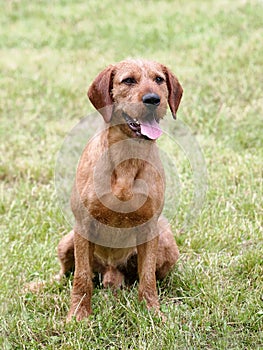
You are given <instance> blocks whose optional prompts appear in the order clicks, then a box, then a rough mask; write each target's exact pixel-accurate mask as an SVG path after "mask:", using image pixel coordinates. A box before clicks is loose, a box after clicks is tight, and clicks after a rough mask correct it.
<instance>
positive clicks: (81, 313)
mask: <svg viewBox="0 0 263 350" xmlns="http://www.w3.org/2000/svg"><path fill="white" fill-rule="evenodd" d="M90 315H91V309H90V308H88V307H87V306H86V305H76V306H75V305H73V306H71V307H70V310H69V312H68V315H67V319H66V322H67V323H68V322H70V321H71V320H73V319H76V321H81V320H84V319H87V318H88V317H89V316H90Z"/></svg>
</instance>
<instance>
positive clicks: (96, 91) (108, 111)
mask: <svg viewBox="0 0 263 350" xmlns="http://www.w3.org/2000/svg"><path fill="white" fill-rule="evenodd" d="M113 75H114V66H113V65H110V66H108V67H107V68H105V69H104V70H103V71H102V72H101V73H100V74H99V75H98V76H97V77H96V78H95V80H94V81H93V83H92V84H91V86H90V88H89V90H88V97H89V99H90V101H91V103H92V104H93V106H94V107H95V108H96V109H97V110H98V111H99V112H100V114H101V115H102V116H103V118H104V120H105V122H106V123H109V122H110V120H111V116H112V111H113V100H112V96H111V90H112V83H113Z"/></svg>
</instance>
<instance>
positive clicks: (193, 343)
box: [0, 0, 263, 350]
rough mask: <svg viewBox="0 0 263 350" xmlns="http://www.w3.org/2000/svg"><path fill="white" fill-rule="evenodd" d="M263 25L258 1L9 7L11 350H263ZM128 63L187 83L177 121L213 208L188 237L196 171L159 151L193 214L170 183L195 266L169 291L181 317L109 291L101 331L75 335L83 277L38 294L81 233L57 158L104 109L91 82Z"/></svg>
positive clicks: (5, 292)
mask: <svg viewBox="0 0 263 350" xmlns="http://www.w3.org/2000/svg"><path fill="white" fill-rule="evenodd" d="M262 13H263V3H262V1H260V0H255V1H241V0H238V1H234V2H229V1H224V0H221V1H212V0H206V1H202V2H201V3H200V2H197V1H194V0H189V1H187V2H184V1H177V2H176V3H175V2H171V1H168V0H167V1H134V2H125V1H119V2H118V3H115V2H112V1H110V0H106V1H103V2H96V1H89V2H87V1H74V2H73V1H68V0H55V1H52V2H51V1H50V2H46V1H36V2H32V1H28V0H24V1H19V0H17V1H5V2H3V4H2V7H1V14H0V20H1V26H0V67H1V80H0V113H1V117H0V118H1V126H0V128H1V129H0V132H1V146H0V147H1V165H0V178H1V198H0V199H1V202H0V213H1V216H2V218H1V278H0V290H1V293H0V294H1V299H2V300H1V308H2V309H1V333H0V337H1V338H0V344H1V348H3V349H187V350H189V349H194V350H196V349H238V350H241V349H253V350H254V349H262V347H263V344H262V329H263V309H262V302H263V300H262V298H263V294H262V290H263V289H262V273H263V262H262V256H263V251H262V250H263V249H262V243H263V242H262V241H263V239H262V155H263V147H262V135H263V130H262V115H263V113H262V112H263V110H262V109H263V107H262V106H263V103H262V102H263V101H262V75H263V72H262V56H263V52H262V37H263V27H262ZM126 57H143V58H147V59H154V60H157V61H160V62H162V63H164V64H166V65H167V66H169V67H170V68H171V70H172V71H173V72H175V74H176V75H177V76H178V78H179V80H180V82H181V84H182V86H183V88H184V97H183V100H182V103H181V106H180V109H179V112H178V120H180V121H182V122H183V123H184V125H187V126H188V127H189V128H190V130H191V132H192V133H193V135H194V136H195V138H196V141H197V142H198V144H199V146H200V148H201V150H202V153H203V156H204V159H205V162H206V168H207V180H208V190H207V193H206V199H205V201H204V205H203V207H202V211H201V213H200V215H199V216H197V215H196V216H195V220H194V221H192V223H191V224H188V225H184V223H185V213H186V212H187V211H188V210H189V205H190V204H191V200H192V199H191V198H192V195H193V190H194V184H193V179H194V176H193V170H192V167H191V164H190V163H191V162H190V163H189V161H188V160H187V157H186V156H185V155H184V152H183V150H182V149H181V148H180V145H179V146H178V145H176V143H169V140H168V139H167V138H166V139H165V138H164V139H163V140H160V146H162V147H163V148H164V149H165V148H167V150H168V149H169V152H170V153H169V154H170V156H171V154H173V156H174V158H175V159H177V162H176V168H177V179H180V189H181V194H180V203H179V202H178V203H177V202H176V201H173V200H172V199H170V196H169V194H170V193H173V189H171V188H169V186H172V184H173V181H172V180H173V179H170V180H169V175H168V180H169V181H168V189H167V198H168V199H167V202H166V206H165V213H166V216H167V217H168V219H169V220H170V221H171V223H172V227H173V232H174V235H175V238H176V240H177V242H178V245H179V249H180V252H181V257H180V260H179V262H178V264H177V266H176V267H175V269H174V270H173V272H172V273H171V274H170V275H169V276H168V277H167V278H166V280H165V281H163V282H162V283H159V284H158V290H159V295H160V303H161V309H162V311H163V313H164V314H165V315H166V318H167V321H166V322H165V323H162V321H161V320H160V319H159V318H158V317H156V316H154V315H153V314H151V313H149V312H148V311H146V309H145V306H144V305H142V304H140V303H139V302H138V301H137V286H136V285H135V286H134V287H132V288H130V289H124V290H122V291H120V292H119V293H118V294H117V296H113V295H112V294H111V292H110V291H108V290H103V289H101V288H99V287H97V288H95V290H94V297H93V301H92V303H93V315H92V317H91V318H90V320H89V321H88V322H81V323H75V322H73V323H70V324H67V325H65V318H66V314H67V311H68V308H69V295H70V289H71V287H72V277H70V278H69V279H67V280H65V282H64V284H63V283H58V282H56V283H51V282H48V283H47V285H46V287H45V288H44V289H43V290H42V291H41V292H40V294H39V295H35V294H33V293H30V292H28V291H26V290H25V289H24V286H25V284H26V283H28V282H30V281H34V280H38V279H39V280H46V281H50V279H51V277H52V276H53V275H54V274H55V273H57V271H58V268H59V267H58V261H57V259H56V246H57V243H58V241H59V239H60V238H61V237H62V235H63V234H65V233H66V232H68V231H69V229H70V225H69V223H68V222H67V220H66V219H65V217H64V216H63V212H62V211H61V209H60V205H59V201H58V198H57V197H56V191H55V186H54V169H55V162H56V159H57V154H58V151H59V150H60V148H61V145H62V143H63V140H64V138H65V137H66V135H67V133H68V132H69V131H70V130H71V129H72V128H73V127H74V126H75V125H76V124H77V123H78V122H79V120H80V119H81V118H82V117H84V116H86V115H88V114H89V113H91V112H92V111H93V108H92V106H91V104H89V103H88V100H87V97H86V92H87V88H88V86H89V84H90V83H91V81H92V80H93V79H94V77H95V76H96V74H97V73H98V72H99V71H101V70H102V69H103V68H104V67H105V66H106V65H108V64H109V63H113V62H116V61H119V60H121V59H124V58H126ZM167 118H169V116H167ZM175 123H176V122H175ZM171 133H172V131H171ZM170 156H169V157H170ZM175 188H176V185H175ZM175 192H176V191H175ZM175 196H176V193H175ZM175 202H176V203H175Z"/></svg>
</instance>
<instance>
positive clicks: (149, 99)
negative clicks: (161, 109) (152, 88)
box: [142, 93, 161, 108]
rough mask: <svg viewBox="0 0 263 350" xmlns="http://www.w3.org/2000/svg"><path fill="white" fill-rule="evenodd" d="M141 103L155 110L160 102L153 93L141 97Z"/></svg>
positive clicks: (158, 97) (157, 96)
mask: <svg viewBox="0 0 263 350" xmlns="http://www.w3.org/2000/svg"><path fill="white" fill-rule="evenodd" d="M142 102H143V103H144V104H145V105H146V106H147V107H149V108H156V107H157V106H159V104H160V102H161V98H160V96H159V95H157V94H154V93H149V94H145V95H143V97H142Z"/></svg>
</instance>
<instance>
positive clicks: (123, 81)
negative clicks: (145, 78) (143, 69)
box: [122, 78, 136, 85]
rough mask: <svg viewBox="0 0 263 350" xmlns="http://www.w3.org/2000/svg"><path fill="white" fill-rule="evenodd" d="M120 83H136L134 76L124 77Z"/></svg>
mask: <svg viewBox="0 0 263 350" xmlns="http://www.w3.org/2000/svg"><path fill="white" fill-rule="evenodd" d="M122 83H124V84H126V85H132V84H136V80H135V79H134V78H126V79H123V80H122Z"/></svg>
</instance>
